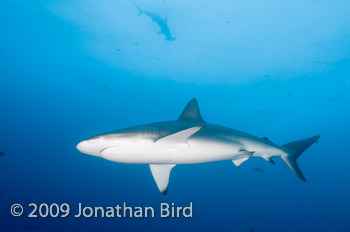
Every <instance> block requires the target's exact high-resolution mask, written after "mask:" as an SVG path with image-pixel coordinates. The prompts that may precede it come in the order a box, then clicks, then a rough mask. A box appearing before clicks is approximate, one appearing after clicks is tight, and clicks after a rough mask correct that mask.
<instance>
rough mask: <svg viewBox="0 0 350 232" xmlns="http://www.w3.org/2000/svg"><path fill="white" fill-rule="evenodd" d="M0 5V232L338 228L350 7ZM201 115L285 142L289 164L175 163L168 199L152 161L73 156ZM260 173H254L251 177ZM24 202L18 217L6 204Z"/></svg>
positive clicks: (345, 161)
mask: <svg viewBox="0 0 350 232" xmlns="http://www.w3.org/2000/svg"><path fill="white" fill-rule="evenodd" d="M135 2H136V4H138V6H139V7H141V8H143V9H145V10H147V11H150V12H154V13H156V14H159V15H161V16H162V17H165V16H167V17H168V26H169V28H170V31H171V33H172V34H173V35H174V37H176V40H175V41H166V40H165V39H164V35H162V34H158V33H157V32H158V31H159V27H158V26H157V24H156V23H155V22H152V21H151V19H150V18H149V17H147V16H145V15H140V16H137V10H136V9H135V6H134V5H133V3H132V2H131V1H126V0H121V1H107V0H103V1H77V2H73V3H72V2H70V1H55V0H54V1H44V0H42V1H35V0H23V1H19V0H11V1H10V0H8V1H6V0H4V1H1V2H0V32H1V34H0V151H1V152H3V154H4V155H2V156H0V183H1V188H0V189H1V191H0V222H1V223H0V231H27V230H29V231H73V230H75V231H242V232H244V231H247V232H249V231H254V232H273V231H284V232H287V231H318V232H321V231H337V232H341V231H343V232H347V231H350V223H349V218H350V184H349V183H350V166H349V163H350V152H349V139H350V134H349V131H350V122H349V118H350V101H349V100H350V91H349V90H350V21H349V14H350V2H349V1H343V0H338V1H325V0H317V1H316V0H314V1H312V0H308V1H288V2H285V1H283V2H280V1H273V0H266V1H220V2H218V1H208V0H205V1H199V0H197V1H192V0H191V1H174V0H164V1H160V0H159V1H152V2H149V1H145V0H139V1H135ZM194 97H195V98H197V100H198V102H199V106H200V109H201V113H202V117H203V119H204V120H206V121H207V122H210V123H214V124H219V125H223V126H227V127H231V128H234V129H238V130H242V131H245V132H247V133H250V134H253V135H256V136H259V137H265V136H267V137H268V138H269V139H270V140H271V141H273V142H275V143H276V144H279V145H282V144H285V143H288V142H291V141H295V140H299V139H304V138H308V137H311V136H314V135H320V136H321V138H320V140H319V144H314V145H312V146H311V147H310V148H309V149H308V150H307V151H305V153H304V154H303V155H302V156H301V157H300V159H299V160H298V163H299V165H300V167H301V169H302V171H303V173H304V175H305V176H306V179H307V180H308V181H307V182H306V183H304V182H302V181H301V180H300V179H298V178H297V177H296V176H295V175H294V174H293V173H292V172H291V171H290V170H289V169H288V167H287V166H286V165H285V164H284V163H283V162H282V161H281V160H280V159H277V158H276V159H275V161H276V165H272V164H270V163H268V162H266V161H264V160H263V159H260V158H251V159H249V160H248V161H247V162H245V163H244V164H243V165H242V166H241V167H240V168H237V167H235V166H234V165H233V164H232V162H231V161H225V162H216V163H208V164H198V165H178V166H177V167H175V168H174V169H173V171H172V175H171V179H170V184H169V191H168V195H167V196H163V195H162V194H160V193H159V191H158V189H157V187H156V185H155V183H154V180H153V178H152V175H151V172H150V170H149V167H148V165H128V164H119V163H113V162H110V161H106V160H103V159H101V158H97V157H93V156H89V155H85V154H82V153H80V152H79V151H77V150H76V148H75V146H76V144H77V143H78V142H79V141H81V140H82V139H85V138H87V137H90V136H92V135H95V134H99V133H103V132H108V131H111V130H115V129H121V128H125V127H129V126H134V125H138V124H143V123H149V122H157V121H165V120H173V119H176V118H178V116H179V115H180V113H181V112H182V110H183V108H184V107H185V105H186V103H187V102H188V101H189V100H190V99H192V98H194ZM256 168H259V169H258V170H259V171H257V170H256ZM79 202H81V203H83V204H84V205H87V206H114V205H116V204H123V202H126V203H127V204H128V205H130V206H142V207H145V206H153V207H155V209H156V210H157V209H158V208H159V204H160V203H164V202H168V203H175V204H176V205H179V206H187V205H188V204H189V203H190V202H193V205H194V209H193V210H194V211H193V214H194V215H193V218H184V217H181V218H166V219H165V218H160V217H159V216H156V217H155V218H141V219H140V218H124V219H120V218H110V219H108V218H85V219H84V218H74V217H73V216H72V215H70V216H68V217H67V218H60V217H59V218H51V217H48V218H40V217H38V218H28V214H29V212H30V211H31V209H32V208H30V207H29V206H28V204H30V203H36V204H38V205H40V204H41V203H47V204H52V203H57V204H59V205H60V204H62V203H68V204H69V205H70V206H71V208H72V211H73V210H76V209H77V204H78V203H79ZM15 203H19V204H22V205H23V207H24V214H23V215H22V216H21V217H14V216H12V215H11V212H10V208H11V205H13V204H15Z"/></svg>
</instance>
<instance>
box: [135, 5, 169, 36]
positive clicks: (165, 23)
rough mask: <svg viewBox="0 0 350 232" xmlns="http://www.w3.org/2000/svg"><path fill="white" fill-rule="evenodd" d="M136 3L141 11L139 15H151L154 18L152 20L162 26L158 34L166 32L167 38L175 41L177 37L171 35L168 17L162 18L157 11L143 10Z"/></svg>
mask: <svg viewBox="0 0 350 232" xmlns="http://www.w3.org/2000/svg"><path fill="white" fill-rule="evenodd" d="M134 5H135V7H136V9H137V10H138V11H139V13H138V15H142V14H144V15H146V16H148V17H150V18H151V19H152V22H155V23H157V24H158V26H159V27H160V31H159V32H158V34H164V36H165V40H168V41H174V40H175V39H176V38H175V37H172V36H171V33H170V29H169V26H168V17H165V18H162V17H160V16H159V15H157V14H155V13H152V12H149V11H145V10H142V9H141V8H140V7H138V6H137V5H136V4H135V3H134Z"/></svg>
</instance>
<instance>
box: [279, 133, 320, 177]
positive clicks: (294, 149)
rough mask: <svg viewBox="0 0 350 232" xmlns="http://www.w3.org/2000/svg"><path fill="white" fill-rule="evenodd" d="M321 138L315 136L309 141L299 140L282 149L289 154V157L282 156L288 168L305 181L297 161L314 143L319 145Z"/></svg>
mask: <svg viewBox="0 0 350 232" xmlns="http://www.w3.org/2000/svg"><path fill="white" fill-rule="evenodd" d="M319 138H320V136H314V137H311V138H308V139H303V140H299V141H296V142H291V143H287V144H285V145H283V146H282V149H283V150H284V151H285V152H286V153H287V154H288V156H281V158H282V159H283V161H284V162H285V163H286V164H287V165H288V167H289V168H290V169H291V170H292V171H293V172H294V173H295V174H296V175H297V176H298V177H299V178H300V179H302V180H303V181H305V182H306V179H305V177H304V175H303V173H302V172H301V170H300V168H299V167H298V164H297V159H298V158H299V156H300V155H301V154H302V153H303V152H304V151H305V150H306V149H307V148H308V147H310V146H311V145H312V144H313V143H317V140H318V139H319Z"/></svg>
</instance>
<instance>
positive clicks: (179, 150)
mask: <svg viewBox="0 0 350 232" xmlns="http://www.w3.org/2000/svg"><path fill="white" fill-rule="evenodd" d="M238 151H239V148H238V147H237V146H235V145H233V144H230V143H222V142H216V141H215V142H214V141H203V140H194V139H192V140H190V141H187V142H186V143H167V144H157V142H153V141H142V142H138V143H133V144H129V145H128V144H125V146H118V147H115V148H114V149H110V150H109V151H108V150H106V152H104V153H101V156H102V157H103V158H105V159H107V160H111V161H114V162H120V163H133V164H136V163H147V164H149V163H153V164H156V163H167V164H195V163H206V162H215V161H222V160H232V159H234V157H235V156H236V155H238V153H239V152H238Z"/></svg>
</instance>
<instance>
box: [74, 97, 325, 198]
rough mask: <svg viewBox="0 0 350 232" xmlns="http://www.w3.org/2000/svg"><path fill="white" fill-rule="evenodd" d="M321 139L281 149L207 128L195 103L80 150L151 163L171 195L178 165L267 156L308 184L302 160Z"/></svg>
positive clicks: (226, 130)
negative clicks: (166, 118)
mask: <svg viewBox="0 0 350 232" xmlns="http://www.w3.org/2000/svg"><path fill="white" fill-rule="evenodd" d="M318 139H319V136H313V137H310V138H307V139H303V140H299V141H296V142H291V143H288V144H285V145H283V146H278V145H276V144H274V143H272V142H271V141H270V140H268V139H267V138H266V137H265V138H259V137H256V136H253V135H250V134H247V133H244V132H241V131H238V130H234V129H230V128H227V127H223V126H219V125H214V124H210V123H207V122H205V121H204V120H203V118H202V116H201V114H200V111H199V107H198V103H197V100H196V99H192V100H191V101H190V102H189V103H188V104H187V105H186V107H185V109H184V110H183V112H182V114H181V115H180V117H179V118H178V119H177V120H173V121H165V122H156V123H150V124H145V125H140V126H134V127H130V128H127V129H121V130H118V131H115V132H111V133H106V134H101V135H97V136H94V137H91V138H89V139H86V140H83V141H82V142H80V143H79V144H78V145H77V149H78V150H79V151H80V152H82V153H86V154H89V155H93V156H97V157H101V158H104V159H106V160H110V161H114V162H119V163H128V164H149V167H150V169H151V172H152V175H153V177H154V179H155V182H156V184H157V186H158V189H159V191H160V192H161V193H163V194H164V195H166V193H167V190H168V183H169V178H170V172H171V170H172V168H173V167H175V166H176V165H178V164H197V163H207V162H215V161H223V160H232V162H233V163H234V164H235V165H236V166H238V167H239V166H240V165H241V164H242V163H243V162H245V161H246V160H248V159H249V158H250V157H262V158H264V159H265V160H267V161H269V162H271V163H273V164H274V161H273V160H272V158H273V157H280V158H282V160H283V161H284V162H285V163H286V164H287V165H288V167H289V168H290V169H291V170H292V171H293V172H294V173H295V174H296V175H297V176H298V177H299V178H300V179H302V180H303V181H306V179H305V177H304V175H303V173H302V172H301V170H300V168H299V167H298V165H297V163H296V161H297V159H298V157H299V156H300V155H301V154H302V153H303V152H304V151H305V150H306V149H307V148H308V147H310V146H311V145H312V144H313V143H315V142H317V140H318Z"/></svg>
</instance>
